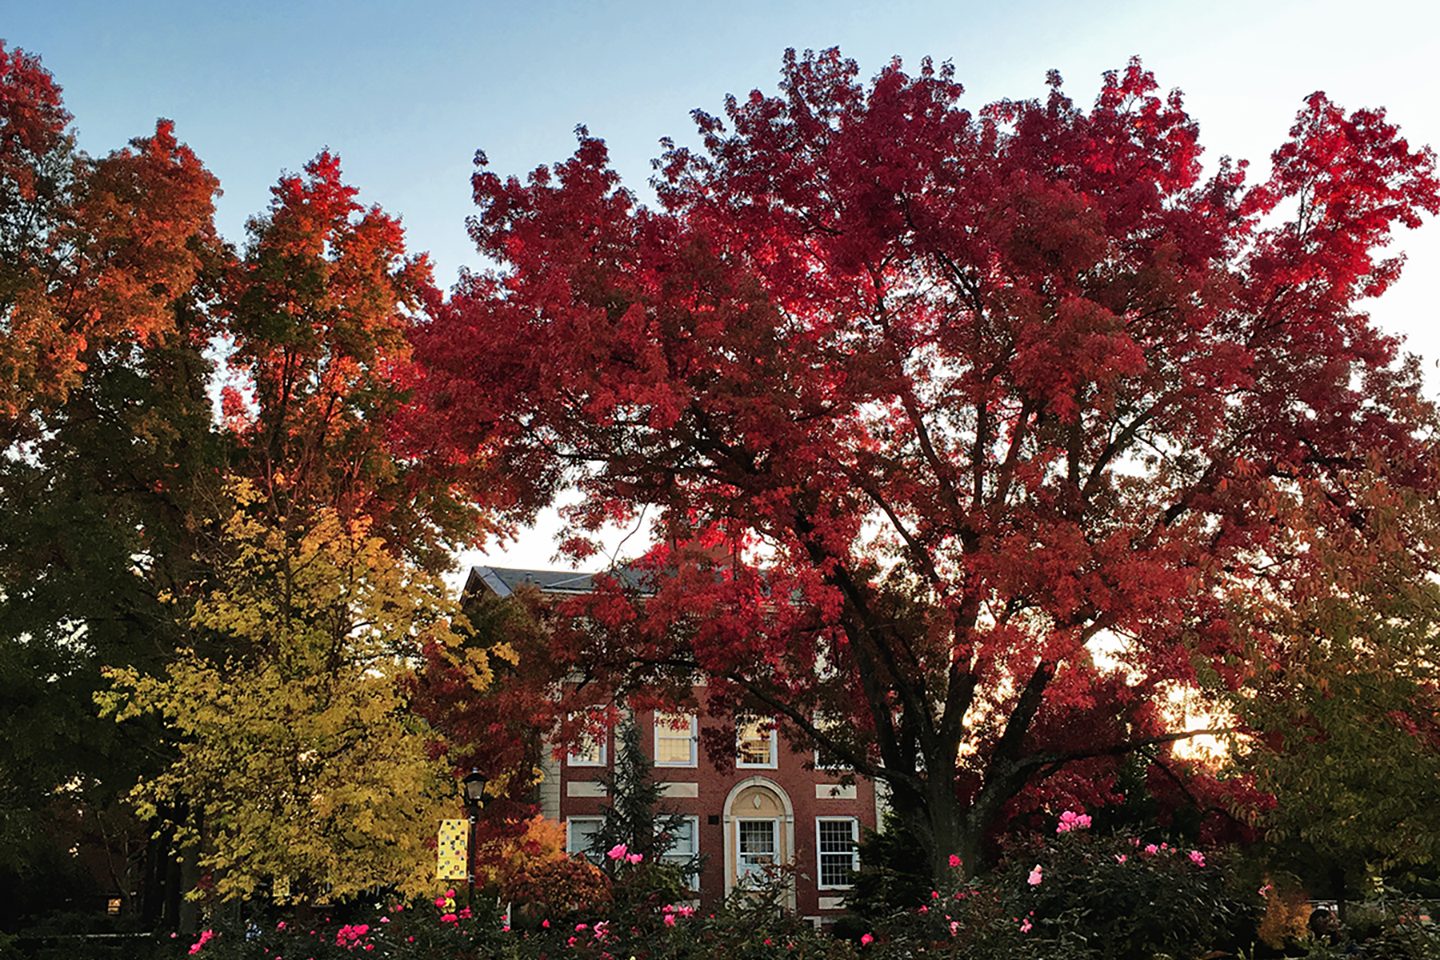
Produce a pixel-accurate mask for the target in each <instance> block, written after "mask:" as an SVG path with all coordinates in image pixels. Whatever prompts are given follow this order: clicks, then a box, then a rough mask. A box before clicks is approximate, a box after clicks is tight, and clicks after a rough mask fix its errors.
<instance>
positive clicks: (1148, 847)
mask: <svg viewBox="0 0 1440 960" xmlns="http://www.w3.org/2000/svg"><path fill="white" fill-rule="evenodd" d="M1145 852H1146V853H1147V854H1149V855H1150V856H1152V857H1153V856H1155V854H1157V853H1159V852H1160V848H1159V847H1157V846H1155V844H1153V843H1147V844H1145Z"/></svg>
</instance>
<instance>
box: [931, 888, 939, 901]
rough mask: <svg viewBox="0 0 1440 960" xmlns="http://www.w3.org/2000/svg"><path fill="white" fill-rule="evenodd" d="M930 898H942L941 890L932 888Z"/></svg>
mask: <svg viewBox="0 0 1440 960" xmlns="http://www.w3.org/2000/svg"><path fill="white" fill-rule="evenodd" d="M930 899H931V900H939V899H940V891H939V890H931V891H930Z"/></svg>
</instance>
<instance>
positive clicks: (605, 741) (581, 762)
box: [565, 726, 610, 768]
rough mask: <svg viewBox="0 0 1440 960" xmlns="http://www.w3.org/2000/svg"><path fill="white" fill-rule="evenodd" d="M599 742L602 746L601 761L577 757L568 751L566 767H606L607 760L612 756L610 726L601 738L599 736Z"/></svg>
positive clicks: (604, 730)
mask: <svg viewBox="0 0 1440 960" xmlns="http://www.w3.org/2000/svg"><path fill="white" fill-rule="evenodd" d="M598 742H599V744H600V759H599V760H589V759H587V758H585V757H577V756H576V755H575V754H573V753H571V752H570V751H568V750H567V751H566V752H565V765H566V766H567V767H592V768H598V767H603V766H605V765H606V760H607V759H608V758H609V756H610V751H609V747H610V728H609V727H608V726H607V727H604V728H603V731H602V732H601V734H600V736H599V738H598Z"/></svg>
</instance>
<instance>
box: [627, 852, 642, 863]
mask: <svg viewBox="0 0 1440 960" xmlns="http://www.w3.org/2000/svg"><path fill="white" fill-rule="evenodd" d="M644 859H645V855H644V854H643V853H627V854H626V855H625V862H626V863H639V862H640V861H641V860H644Z"/></svg>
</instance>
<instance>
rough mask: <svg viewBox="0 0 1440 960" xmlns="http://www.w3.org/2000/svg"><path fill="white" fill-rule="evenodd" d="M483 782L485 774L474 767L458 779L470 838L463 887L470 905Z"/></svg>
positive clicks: (466, 849)
mask: <svg viewBox="0 0 1440 960" xmlns="http://www.w3.org/2000/svg"><path fill="white" fill-rule="evenodd" d="M485 783H486V781H485V775H484V774H483V773H481V772H480V771H479V770H477V769H475V768H474V767H471V768H470V772H469V773H467V774H466V775H465V778H464V779H463V780H461V781H460V794H461V796H462V797H464V798H465V813H466V816H467V818H468V819H469V821H470V839H469V842H468V843H466V845H465V888H466V893H467V894H468V897H467V899H466V903H467V904H469V905H471V906H473V905H474V903H475V824H476V821H477V820H478V819H479V815H480V807H481V806H482V805H483V804H484V803H485Z"/></svg>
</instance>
